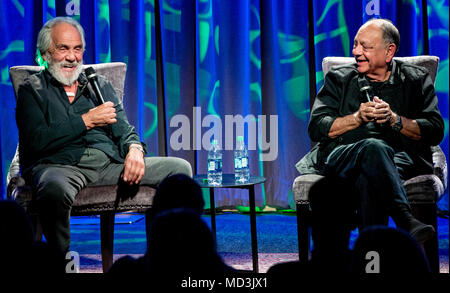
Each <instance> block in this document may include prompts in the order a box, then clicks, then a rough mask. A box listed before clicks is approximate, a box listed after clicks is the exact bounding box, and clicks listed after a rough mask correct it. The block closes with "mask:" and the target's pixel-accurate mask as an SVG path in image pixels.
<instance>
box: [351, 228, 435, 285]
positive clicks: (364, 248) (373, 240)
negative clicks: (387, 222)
mask: <svg viewBox="0 0 450 293" xmlns="http://www.w3.org/2000/svg"><path fill="white" fill-rule="evenodd" d="M352 271H353V272H355V273H358V274H364V273H380V274H385V275H399V274H407V275H414V274H421V275H422V276H423V275H424V274H425V275H426V274H427V273H429V272H430V267H429V264H428V260H427V258H426V256H425V255H424V253H423V251H422V248H421V247H420V246H419V244H418V243H417V242H416V241H415V240H414V239H413V238H412V237H411V236H410V235H409V233H407V232H406V231H403V230H399V229H395V228H391V227H386V226H372V227H368V228H366V229H364V230H363V231H362V232H361V233H360V235H359V237H358V239H357V240H356V243H355V246H354V249H353V262H352Z"/></svg>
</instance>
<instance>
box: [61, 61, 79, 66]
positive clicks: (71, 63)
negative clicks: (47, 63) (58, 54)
mask: <svg viewBox="0 0 450 293" xmlns="http://www.w3.org/2000/svg"><path fill="white" fill-rule="evenodd" d="M57 65H59V67H61V68H62V67H77V66H79V65H81V63H80V62H77V61H74V62H66V61H61V62H58V63H57Z"/></svg>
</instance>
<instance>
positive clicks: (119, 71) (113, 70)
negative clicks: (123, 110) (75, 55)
mask: <svg viewBox="0 0 450 293" xmlns="http://www.w3.org/2000/svg"><path fill="white" fill-rule="evenodd" d="M86 67H92V68H94V70H95V71H96V72H97V74H98V75H102V76H104V77H105V78H106V79H107V80H109V81H110V82H111V84H112V86H113V88H114V90H115V91H116V93H117V96H118V97H119V99H120V100H123V92H124V91H123V89H124V86H125V77H126V73H127V65H126V64H125V63H123V62H111V63H99V64H85V65H83V68H86ZM43 69H44V67H43V66H28V65H20V66H13V67H11V68H10V69H9V75H10V77H11V83H12V86H13V88H14V94H15V96H16V99H17V95H18V91H19V87H20V85H21V84H23V83H24V81H25V79H26V78H28V77H29V76H30V75H32V74H35V73H37V72H39V71H41V70H43Z"/></svg>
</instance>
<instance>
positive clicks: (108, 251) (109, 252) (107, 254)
mask: <svg viewBox="0 0 450 293" xmlns="http://www.w3.org/2000/svg"><path fill="white" fill-rule="evenodd" d="M114 217H115V214H114V212H109V213H105V214H101V215H100V241H101V249H102V266H103V272H104V273H106V272H107V271H108V270H109V268H111V266H112V264H113V245H114Z"/></svg>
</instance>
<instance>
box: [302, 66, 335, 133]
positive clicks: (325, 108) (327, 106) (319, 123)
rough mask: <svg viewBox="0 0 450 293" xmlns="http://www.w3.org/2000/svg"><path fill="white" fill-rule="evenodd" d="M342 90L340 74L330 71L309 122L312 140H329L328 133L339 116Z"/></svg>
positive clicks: (315, 102)
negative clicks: (339, 80) (340, 87)
mask: <svg viewBox="0 0 450 293" xmlns="http://www.w3.org/2000/svg"><path fill="white" fill-rule="evenodd" d="M339 99H340V90H339V87H338V75H337V74H336V73H335V72H334V71H333V70H331V71H329V72H328V74H327V75H326V76H325V81H324V84H323V86H322V88H321V89H320V91H319V93H318V94H317V96H316V99H315V100H314V104H313V107H312V110H311V117H310V121H309V124H308V134H309V136H310V138H311V140H313V141H316V142H322V141H325V140H329V139H330V137H329V136H328V133H329V131H330V128H331V125H332V124H333V122H334V120H336V118H337V117H338V116H339V114H338V110H339Z"/></svg>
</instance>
